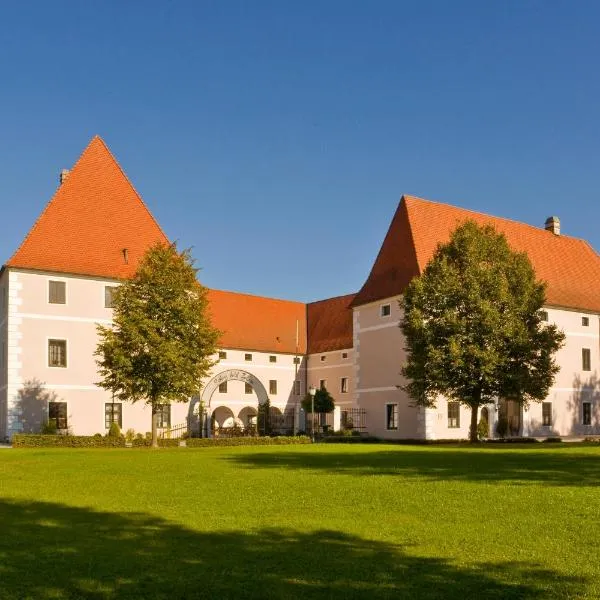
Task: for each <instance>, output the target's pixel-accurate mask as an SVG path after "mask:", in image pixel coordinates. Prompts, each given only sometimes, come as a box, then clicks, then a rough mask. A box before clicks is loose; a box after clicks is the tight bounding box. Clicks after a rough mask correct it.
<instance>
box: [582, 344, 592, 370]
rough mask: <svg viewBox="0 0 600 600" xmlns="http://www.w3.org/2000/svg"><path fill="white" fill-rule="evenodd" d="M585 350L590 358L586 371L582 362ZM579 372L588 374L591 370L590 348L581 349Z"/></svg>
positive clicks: (583, 361)
mask: <svg viewBox="0 0 600 600" xmlns="http://www.w3.org/2000/svg"><path fill="white" fill-rule="evenodd" d="M586 350H587V355H588V356H589V357H590V360H589V365H588V366H589V369H586V368H585V360H584V358H583V356H584V352H585V351H586ZM581 370H582V371H583V372H584V373H589V372H590V371H591V370H592V349H591V348H582V349H581Z"/></svg>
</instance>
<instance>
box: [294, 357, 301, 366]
mask: <svg viewBox="0 0 600 600" xmlns="http://www.w3.org/2000/svg"><path fill="white" fill-rule="evenodd" d="M294 364H295V365H299V364H300V357H299V356H294Z"/></svg>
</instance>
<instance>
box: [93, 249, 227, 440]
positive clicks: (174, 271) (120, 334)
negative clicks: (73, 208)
mask: <svg viewBox="0 0 600 600" xmlns="http://www.w3.org/2000/svg"><path fill="white" fill-rule="evenodd" d="M193 264H194V263H193V260H192V258H191V256H190V252H189V250H184V251H183V252H178V251H177V248H176V246H175V245H164V244H157V245H155V246H153V247H151V248H150V249H149V250H148V251H147V253H146V254H145V255H144V257H143V259H142V260H141V262H140V265H139V267H138V269H137V271H136V273H135V275H134V277H133V278H132V279H130V280H126V281H124V282H123V283H122V284H121V285H120V286H119V287H118V288H117V289H116V290H115V293H114V294H113V322H112V326H109V327H104V326H102V325H99V326H98V334H99V338H100V340H99V343H98V347H97V349H96V353H95V354H96V356H97V363H98V368H99V373H100V375H101V377H102V381H100V382H99V384H98V385H100V386H101V387H103V388H105V389H107V390H110V391H111V392H113V393H114V394H115V397H117V398H118V399H119V400H122V401H130V402H137V401H143V402H146V403H147V404H150V405H151V406H152V443H153V445H154V446H156V445H158V444H157V420H158V413H159V412H160V410H161V407H162V405H165V404H170V403H172V402H187V401H188V400H189V398H190V396H192V395H193V394H196V393H198V390H199V389H200V386H201V383H202V380H203V378H204V377H206V376H207V375H208V373H209V370H210V368H211V367H212V365H213V361H212V359H211V355H213V354H214V353H215V350H216V343H217V341H218V337H219V332H218V331H217V330H216V329H215V328H214V327H213V326H212V324H211V321H210V318H209V315H208V299H207V291H206V288H204V287H203V286H202V285H200V283H199V282H198V280H197V278H196V273H197V270H196V269H195V268H194V266H193Z"/></svg>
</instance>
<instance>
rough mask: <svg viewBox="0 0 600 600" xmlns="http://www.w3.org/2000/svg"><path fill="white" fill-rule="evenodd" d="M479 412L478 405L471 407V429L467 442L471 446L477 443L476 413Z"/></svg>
mask: <svg viewBox="0 0 600 600" xmlns="http://www.w3.org/2000/svg"><path fill="white" fill-rule="evenodd" d="M478 411H479V404H475V405H473V404H472V405H471V427H470V428H469V441H470V442H471V444H476V443H477V442H478V441H479V436H478V435H477V413H478Z"/></svg>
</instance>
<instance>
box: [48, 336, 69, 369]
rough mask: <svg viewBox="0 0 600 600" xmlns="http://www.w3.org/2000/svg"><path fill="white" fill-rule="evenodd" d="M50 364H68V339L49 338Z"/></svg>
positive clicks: (50, 365) (51, 365)
mask: <svg viewBox="0 0 600 600" xmlns="http://www.w3.org/2000/svg"><path fill="white" fill-rule="evenodd" d="M48 366H49V367H66V366H67V340H48Z"/></svg>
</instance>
